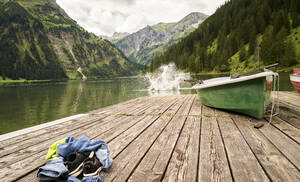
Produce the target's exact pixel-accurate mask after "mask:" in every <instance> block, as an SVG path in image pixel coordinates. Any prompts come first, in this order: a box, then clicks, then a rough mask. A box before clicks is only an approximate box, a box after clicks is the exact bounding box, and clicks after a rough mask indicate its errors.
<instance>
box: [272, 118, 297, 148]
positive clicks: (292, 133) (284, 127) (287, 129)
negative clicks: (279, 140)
mask: <svg viewBox="0 0 300 182" xmlns="http://www.w3.org/2000/svg"><path fill="white" fill-rule="evenodd" d="M271 124H272V125H273V126H274V127H276V128H277V129H278V130H280V131H281V132H282V133H284V134H286V135H287V136H289V137H290V138H292V139H293V140H294V141H295V142H297V143H298V145H299V144H300V130H299V129H298V128H296V127H294V126H292V125H291V124H289V123H287V122H286V121H284V120H282V119H280V118H279V117H277V116H276V117H273V119H272V122H271Z"/></svg>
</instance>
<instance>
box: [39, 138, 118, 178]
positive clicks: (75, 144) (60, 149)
mask: <svg viewBox="0 0 300 182" xmlns="http://www.w3.org/2000/svg"><path fill="white" fill-rule="evenodd" d="M74 152H91V153H93V152H94V154H95V158H97V159H98V160H99V162H100V163H101V168H102V169H103V170H104V171H108V170H109V169H110V167H111V165H112V163H113V160H112V158H111V156H110V150H109V147H108V145H107V144H106V143H105V142H104V141H101V140H88V138H87V137H86V136H84V135H83V136H81V137H80V138H79V139H76V138H73V137H67V138H66V139H62V140H59V141H57V142H55V143H54V144H52V145H51V146H50V148H49V150H48V154H47V157H46V160H50V161H49V162H48V163H47V164H46V165H44V166H42V167H40V169H39V170H38V174H37V177H38V178H39V179H40V180H55V181H58V180H68V181H70V182H79V181H81V180H79V179H77V178H74V177H69V174H72V171H69V170H68V167H67V166H66V165H65V164H66V162H67V156H68V155H69V154H71V153H74ZM51 159H52V160H51ZM99 162H98V163H99ZM102 181H103V176H102V175H100V176H99V177H97V178H93V177H92V176H89V177H88V178H86V179H84V180H83V182H102Z"/></svg>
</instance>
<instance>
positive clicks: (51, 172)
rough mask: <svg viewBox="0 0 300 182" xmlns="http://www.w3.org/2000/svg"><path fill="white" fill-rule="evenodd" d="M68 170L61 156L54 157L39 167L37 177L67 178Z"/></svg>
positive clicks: (45, 178) (42, 178)
mask: <svg viewBox="0 0 300 182" xmlns="http://www.w3.org/2000/svg"><path fill="white" fill-rule="evenodd" d="M68 174H69V170H68V169H67V167H66V166H65V165H64V159H63V158H62V157H55V158H54V159H53V160H51V161H49V162H48V163H47V164H46V165H44V166H42V167H40V168H39V170H38V173H37V177H38V178H39V179H40V180H53V179H56V180H64V179H67V178H68Z"/></svg>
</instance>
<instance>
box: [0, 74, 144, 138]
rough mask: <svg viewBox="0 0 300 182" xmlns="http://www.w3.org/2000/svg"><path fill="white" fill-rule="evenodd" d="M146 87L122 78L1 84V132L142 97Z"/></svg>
mask: <svg viewBox="0 0 300 182" xmlns="http://www.w3.org/2000/svg"><path fill="white" fill-rule="evenodd" d="M147 86H148V84H147V83H146V82H144V81H143V80H142V79H134V80H132V79H129V80H128V79H124V80H114V81H111V80H110V81H108V80H105V81H93V82H81V81H69V82H64V83H51V84H50V83H47V84H42V83H40V84H29V85H27V86H25V85H24V84H22V86H16V85H9V86H5V87H0V100H1V102H0V134H3V133H7V132H10V131H14V130H18V129H21V128H25V127H29V126H34V125H37V124H41V123H44V122H48V121H52V120H56V119H59V118H63V117H67V116H70V115H74V114H79V113H85V112H88V111H91V110H94V109H98V108H101V107H105V106H108V105H112V104H116V103H119V102H123V101H126V100H130V99H133V98H136V97H140V96H145V95H148V91H146V89H145V88H147ZM135 90H144V91H135Z"/></svg>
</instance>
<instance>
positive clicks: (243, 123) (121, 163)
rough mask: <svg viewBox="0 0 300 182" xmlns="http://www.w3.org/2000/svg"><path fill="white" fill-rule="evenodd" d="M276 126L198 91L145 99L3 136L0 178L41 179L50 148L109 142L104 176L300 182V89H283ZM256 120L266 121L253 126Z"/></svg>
mask: <svg viewBox="0 0 300 182" xmlns="http://www.w3.org/2000/svg"><path fill="white" fill-rule="evenodd" d="M279 95H280V98H281V99H280V103H281V113H280V115H279V116H276V117H274V118H273V121H272V123H271V124H269V123H268V122H267V121H266V120H260V121H258V120H254V119H253V118H249V117H246V116H241V115H237V114H233V113H228V112H223V111H220V110H215V109H211V108H208V107H206V106H203V105H202V104H201V102H200V100H199V99H198V97H197V96H196V95H171V96H160V97H150V96H149V97H141V98H137V99H134V100H130V101H127V102H123V103H120V104H117V105H113V106H109V107H106V108H102V109H99V110H95V111H92V112H89V113H87V115H85V116H83V117H80V118H77V119H73V120H69V121H66V122H63V123H60V124H56V125H53V126H48V127H45V128H42V129H39V130H36V131H32V132H29V133H25V134H22V135H19V136H15V137H13V138H9V139H6V140H2V141H0V179H2V181H26V182H32V181H38V180H37V179H36V173H37V169H38V168H39V167H40V166H42V165H43V164H44V163H45V155H46V153H47V150H48V147H49V146H50V145H51V144H52V143H53V142H55V141H57V140H59V139H62V138H64V137H67V136H73V137H80V136H81V135H86V136H87V137H88V138H89V139H99V140H104V141H106V142H107V143H108V145H109V147H110V149H111V155H112V157H113V159H114V163H113V166H112V168H111V170H110V171H109V172H108V173H104V172H103V174H104V181H105V182H108V181H114V182H118V181H136V182H140V181H143V182H144V181H166V182H167V181H168V182H176V181H183V182H189V181H203V182H206V181H235V182H241V181H243V182H245V181H257V182H261V181H284V182H286V181H291V182H296V181H300V171H299V169H300V145H299V144H300V132H299V131H300V120H299V116H300V114H299V113H300V112H299V111H300V94H299V93H296V92H280V93H279ZM256 122H264V126H263V127H261V128H259V129H256V128H254V127H253V126H254V124H255V123H256Z"/></svg>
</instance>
